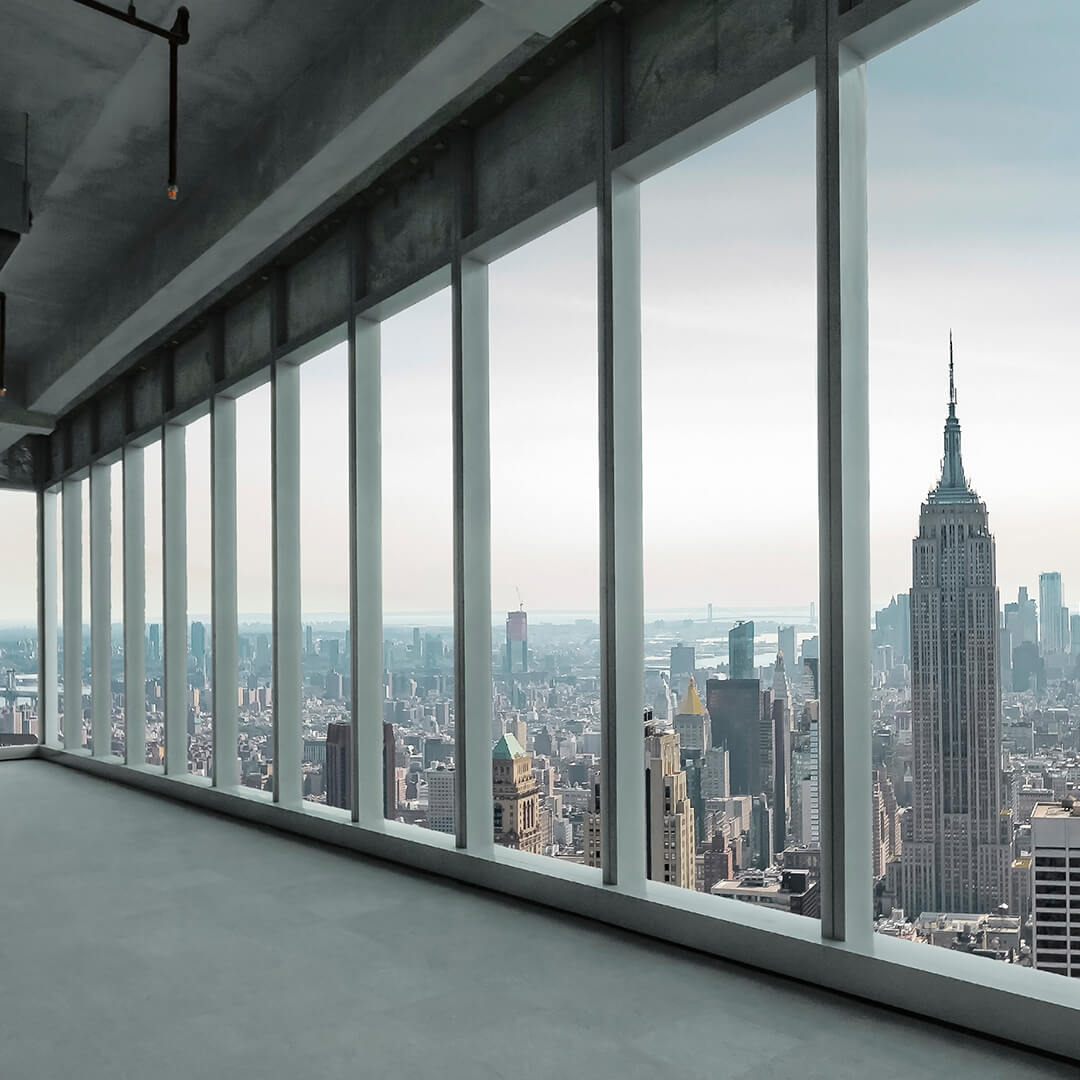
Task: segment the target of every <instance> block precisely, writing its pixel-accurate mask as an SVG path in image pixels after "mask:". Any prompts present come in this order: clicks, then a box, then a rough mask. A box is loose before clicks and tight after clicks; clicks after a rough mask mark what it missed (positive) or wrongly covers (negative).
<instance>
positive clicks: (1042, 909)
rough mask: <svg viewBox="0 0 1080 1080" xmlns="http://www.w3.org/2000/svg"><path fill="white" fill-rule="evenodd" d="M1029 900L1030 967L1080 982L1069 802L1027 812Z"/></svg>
mask: <svg viewBox="0 0 1080 1080" xmlns="http://www.w3.org/2000/svg"><path fill="white" fill-rule="evenodd" d="M1031 897H1032V901H1033V905H1034V907H1033V920H1034V921H1033V928H1032V937H1033V939H1034V946H1033V949H1032V959H1033V962H1034V965H1035V967H1037V968H1039V970H1040V971H1051V972H1054V973H1055V974H1057V975H1071V976H1075V977H1078V978H1080V919H1078V918H1077V909H1078V908H1080V904H1078V903H1077V899H1076V898H1077V897H1080V802H1076V801H1075V800H1074V799H1073V798H1072V797H1066V798H1064V799H1062V800H1061V801H1060V802H1056V803H1054V802H1044V803H1038V804H1036V806H1035V808H1034V810H1033V811H1032V814H1031Z"/></svg>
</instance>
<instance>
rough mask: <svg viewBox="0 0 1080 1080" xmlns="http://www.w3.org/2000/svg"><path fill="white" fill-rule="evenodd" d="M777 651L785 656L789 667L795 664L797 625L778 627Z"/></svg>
mask: <svg viewBox="0 0 1080 1080" xmlns="http://www.w3.org/2000/svg"><path fill="white" fill-rule="evenodd" d="M776 651H777V652H778V653H779V654H780V655H781V656H782V657H783V658H784V662H785V663H786V664H787V666H788V668H789V669H791V668H793V667H794V666H795V660H796V654H795V627H794V626H778V627H777V628H776Z"/></svg>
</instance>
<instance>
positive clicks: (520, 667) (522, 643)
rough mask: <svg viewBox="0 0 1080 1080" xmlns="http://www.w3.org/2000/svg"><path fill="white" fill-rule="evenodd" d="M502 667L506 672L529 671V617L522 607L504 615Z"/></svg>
mask: <svg viewBox="0 0 1080 1080" xmlns="http://www.w3.org/2000/svg"><path fill="white" fill-rule="evenodd" d="M503 667H504V669H505V670H506V671H508V672H513V671H528V670H529V617H528V615H526V613H525V609H524V608H523V607H522V608H519V609H518V610H517V611H508V612H507V613H506V653H505V654H504V656H503Z"/></svg>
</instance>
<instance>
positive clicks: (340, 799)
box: [325, 720, 353, 810]
mask: <svg viewBox="0 0 1080 1080" xmlns="http://www.w3.org/2000/svg"><path fill="white" fill-rule="evenodd" d="M325 768H326V805H327V806H338V807H341V808H342V809H343V810H351V809H352V771H353V761H352V725H351V724H349V723H347V722H345V721H342V720H332V721H331V722H330V723H329V724H327V726H326V766H325Z"/></svg>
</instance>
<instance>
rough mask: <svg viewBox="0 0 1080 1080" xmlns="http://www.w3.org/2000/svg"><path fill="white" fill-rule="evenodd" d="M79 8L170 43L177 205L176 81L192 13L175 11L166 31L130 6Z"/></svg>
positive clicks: (85, 2)
mask: <svg viewBox="0 0 1080 1080" xmlns="http://www.w3.org/2000/svg"><path fill="white" fill-rule="evenodd" d="M75 3H76V4H82V6H83V7H88V8H91V9H92V10H94V11H100V12H101V13H102V14H103V15H110V16H112V18H114V19H119V20H120V21H121V22H125V23H127V24H128V25H129V26H134V27H135V28H136V29H138V30H145V31H146V32H147V33H148V34H154V35H156V36H157V37H160V38H164V39H165V40H166V41H167V42H168V43H169V186H168V192H167V193H168V196H169V198H170V199H172V200H173V201H174V202H175V200H176V198H177V196H178V195H179V194H180V189H179V188H178V187H177V184H176V101H177V96H176V79H177V50H178V49H179V47H180V46H181V45H186V44H187V43H188V42H189V41H190V40H191V37H190V34H189V33H188V20H189V17H190V13H189V12H188V9H187V8H186V7H183V6H181V7H179V8H178V9H177V11H176V21H175V22H174V23H173V24H172V26H171V27H170V28H169V29H168V30H166V29H165V28H164V27H163V26H157V25H155V24H154V23H152V22H147V21H146V20H145V19H140V18H139V17H138V16H137V15H136V14H135V5H134V4H128V6H127V11H120V10H118V9H117V8H114V7H110V6H109V5H108V4H103V3H101V0H75Z"/></svg>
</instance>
